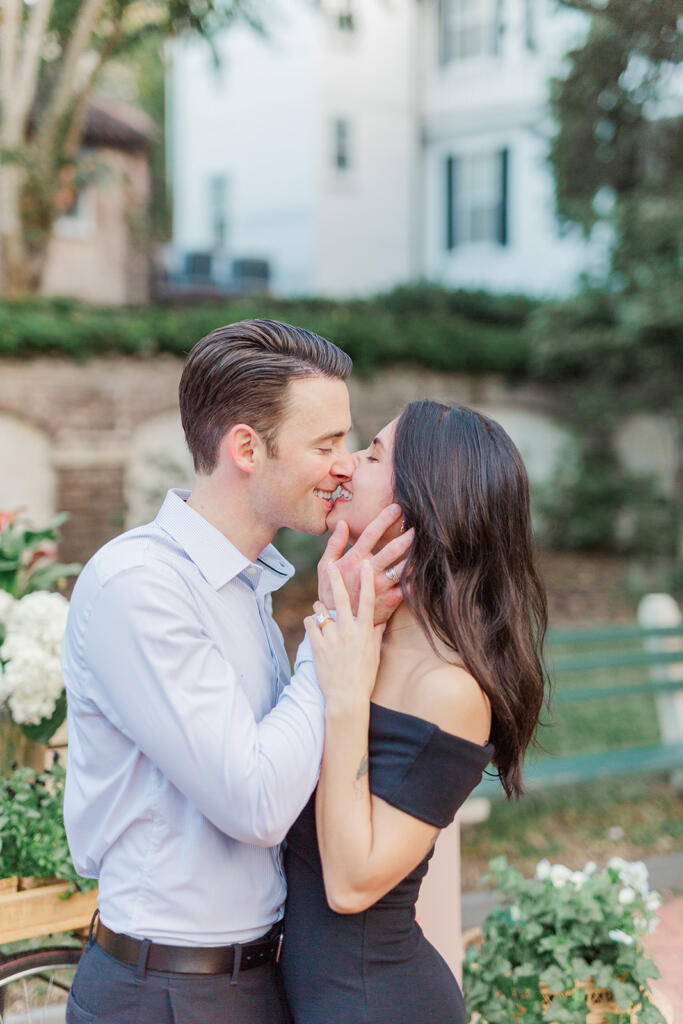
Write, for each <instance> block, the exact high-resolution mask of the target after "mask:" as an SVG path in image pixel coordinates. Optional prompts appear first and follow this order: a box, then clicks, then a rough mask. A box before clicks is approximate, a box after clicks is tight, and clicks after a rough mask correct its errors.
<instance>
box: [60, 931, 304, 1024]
mask: <svg viewBox="0 0 683 1024" xmlns="http://www.w3.org/2000/svg"><path fill="white" fill-rule="evenodd" d="M289 1021H290V1017H289V1014H288V1011H287V1007H286V1001H285V997H284V995H283V992H282V984H281V981H280V977H279V967H278V966H277V964H264V965H263V966H262V967H255V968H253V970H250V971H241V972H240V973H239V974H237V975H236V976H235V977H234V978H231V976H230V975H229V974H206V975H204V974H171V973H168V972H166V971H148V970H142V971H139V970H137V969H136V968H135V967H128V966H127V965H126V964H122V963H120V962H119V961H118V960H115V959H114V957H112V956H110V955H109V953H106V952H105V951H104V950H103V949H102V947H101V946H98V945H97V943H95V942H89V943H88V945H87V946H86V948H85V951H84V953H83V956H82V957H81V960H80V962H79V965H78V969H77V971H76V974H75V977H74V981H73V985H72V987H71V992H70V994H69V1000H68V1003H67V1008H66V1024H289Z"/></svg>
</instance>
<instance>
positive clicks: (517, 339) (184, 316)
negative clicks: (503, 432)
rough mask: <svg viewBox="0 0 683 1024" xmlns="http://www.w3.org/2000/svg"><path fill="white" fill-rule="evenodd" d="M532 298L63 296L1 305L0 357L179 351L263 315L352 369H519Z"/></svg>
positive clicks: (435, 292) (432, 290)
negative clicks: (106, 303) (106, 299)
mask: <svg viewBox="0 0 683 1024" xmlns="http://www.w3.org/2000/svg"><path fill="white" fill-rule="evenodd" d="M534 306H535V304H534V303H533V302H532V301H531V300H529V299H526V298H524V297H522V296H493V295H489V294H487V293H486V292H465V291H454V292H449V291H446V290H445V289H442V288H439V287H434V286H429V285H424V286H422V285H421V286H415V287H404V288H398V289H395V290H394V291H393V292H390V293H388V294H386V295H380V296H377V297H375V298H373V299H368V300H353V301H348V302H333V301H330V300H324V299H311V300H300V301H283V300H275V299H272V298H267V297H255V298H249V299H239V300H234V301H230V302H225V303H222V304H216V303H213V304H206V303H204V304H202V305H197V306H185V307H170V306H148V307H144V308H140V309H101V308H95V307H90V306H85V305H82V304H80V303H78V302H75V301H70V300H66V299H53V300H46V299H36V300H32V301H30V302H28V301H26V302H12V303H7V302H6V303H2V304H0V356H8V357H19V358H28V357H34V356H38V355H55V356H56V355H60V356H66V357H68V358H71V359H74V360H85V359H89V358H91V357H93V356H99V355H107V354H120V355H140V356H150V355H154V354H157V353H160V352H169V353H172V354H173V355H177V356H184V355H185V354H186V353H187V352H188V351H189V349H190V348H191V347H192V345H193V344H194V343H195V342H196V341H198V340H199V339H200V338H202V337H204V335H206V334H208V333H209V332H210V331H211V330H213V329H214V328H215V327H217V326H219V325H220V324H224V323H230V322H232V321H235V320H242V319H246V318H249V317H258V316H260V317H269V318H273V319H277V320H285V321H288V322H290V323H297V324H301V325H302V326H305V327H308V328H310V329H311V330H314V331H317V332H318V333H320V334H322V335H323V336H325V337H327V338H330V339H331V340H332V341H335V342H336V343H337V344H338V345H340V346H341V347H342V348H343V349H345V350H346V351H347V352H348V353H349V355H350V356H351V357H352V358H353V360H354V365H355V369H356V372H358V373H369V372H371V371H372V370H373V369H374V368H375V367H377V366H380V365H384V364H387V363H413V364H419V365H421V366H424V367H428V368H431V369H434V370H451V371H461V372H471V373H489V372H494V373H506V374H512V375H518V374H522V373H524V372H525V370H526V368H527V366H528V363H529V356H530V350H529V340H528V331H527V329H526V324H527V320H528V317H529V315H530V313H531V312H532V310H533V309H534Z"/></svg>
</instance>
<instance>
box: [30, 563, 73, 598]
mask: <svg viewBox="0 0 683 1024" xmlns="http://www.w3.org/2000/svg"><path fill="white" fill-rule="evenodd" d="M82 568H83V566H82V565H81V564H80V563H79V562H69V563H65V564H62V563H60V562H53V563H52V564H50V565H45V566H43V568H42V569H36V571H35V572H32V573H31V574H30V575H29V577H28V580H27V581H26V584H25V587H24V592H25V593H26V594H30V593H33V592H34V591H36V590H51V589H52V588H53V587H54V586H55V585H56V584H57V583H58V582H59V580H62V579H66V578H67V577H69V576H78V574H79V572H80V571H81V569H82Z"/></svg>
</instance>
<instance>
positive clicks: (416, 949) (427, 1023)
mask: <svg viewBox="0 0 683 1024" xmlns="http://www.w3.org/2000/svg"><path fill="white" fill-rule="evenodd" d="M369 753H370V790H371V792H372V793H375V794H376V795H377V796H379V797H381V798H382V799H383V800H386V801H387V803H390V804H392V805H393V806H394V807H398V808H400V810H402V811H406V812H407V813H408V814H412V815H413V816H414V817H416V818H419V819H420V820H422V821H426V822H428V823H429V824H431V825H434V826H435V827H439V828H444V827H445V826H446V825H448V824H450V822H451V821H452V820H453V818H454V817H455V813H456V811H457V810H458V808H459V807H460V805H461V804H462V803H463V801H464V800H465V798H466V797H467V796H468V795H469V793H470V792H471V791H472V790H473V789H474V787H475V786H476V785H477V783H478V782H479V780H480V779H481V776H482V772H483V770H484V768H485V767H486V765H487V764H488V762H489V761H490V759H491V756H492V754H493V747H492V745H491V744H490V743H489V744H486V745H485V746H479V745H478V744H476V743H470V742H469V741H468V740H464V739H461V738H460V737H457V736H453V735H451V734H450V733H446V732H443V731H442V730H441V729H439V728H438V727H437V726H435V725H433V724H432V723H430V722H426V721H425V720H424V719H422V718H416V717H414V716H413V715H408V714H405V713H403V712H401V711H394V710H391V709H389V708H385V707H382V706H380V705H378V704H371V706H370V732H369ZM431 856H432V851H430V853H429V854H428V855H427V856H426V857H425V859H424V860H423V861H422V862H421V863H420V864H418V866H417V867H416V868H415V870H414V871H411V873H410V874H409V875H407V877H406V878H404V879H403V881H402V882H400V883H399V884H398V885H397V886H396V887H395V888H394V889H392V890H391V891H390V892H388V893H387V894H386V896H383V897H382V899H380V900H378V901H377V903H375V904H373V906H371V907H369V908H368V909H367V910H364V911H363V912H362V913H360V914H336V913H335V912H334V911H332V910H330V908H329V906H328V905H327V901H326V899H325V891H324V887H323V879H322V867H321V864H320V856H319V852H318V843H317V838H316V829H315V795H314V796H313V797H311V799H310V801H309V802H308V804H307V806H306V807H305V808H304V810H303V811H302V813H301V815H300V816H299V818H298V819H297V821H296V822H295V823H294V825H293V826H292V828H291V830H290V832H289V835H288V837H287V844H286V852H285V868H286V872H287V879H288V898H287V910H286V916H285V940H284V946H283V950H282V969H283V977H284V981H285V987H286V990H287V996H288V998H289V1002H290V1006H291V1009H292V1013H293V1015H294V1021H295V1024H437V1022H438V1024H466V1021H467V1017H466V1015H465V1007H464V1004H463V999H462V994H461V992H460V988H459V986H458V983H457V981H456V980H455V978H454V977H453V975H452V973H451V971H450V970H449V968H448V966H447V965H446V963H445V961H444V960H443V958H442V957H441V956H440V955H439V953H437V951H436V950H435V949H434V947H433V946H432V945H431V944H430V943H429V942H428V941H427V939H426V938H425V937H424V935H423V933H422V929H421V928H420V926H419V925H418V924H417V922H416V920H415V903H416V900H417V896H418V892H419V890H420V885H421V882H422V879H423V878H424V876H425V874H426V873H427V867H428V862H429V859H430V857H431Z"/></svg>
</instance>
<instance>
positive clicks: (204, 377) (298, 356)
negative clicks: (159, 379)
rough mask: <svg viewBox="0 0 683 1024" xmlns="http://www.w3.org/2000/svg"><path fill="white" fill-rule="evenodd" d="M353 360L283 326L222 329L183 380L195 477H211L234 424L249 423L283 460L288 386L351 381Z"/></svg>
mask: <svg viewBox="0 0 683 1024" xmlns="http://www.w3.org/2000/svg"><path fill="white" fill-rule="evenodd" d="M352 365H353V364H352V362H351V359H350V357H349V356H347V354H346V353H345V352H342V350H341V349H340V348H337V346H336V345H333V344H332V342H331V341H327V340H326V339H325V338H321V337H320V336H319V335H317V334H313V332H312V331H307V330H304V328H303V327H293V326H292V325H291V324H283V323H280V322H279V321H277V320H242V321H241V322H240V323H236V324H227V325H226V326H225V327H218V328H217V329H216V330H215V331H212V332H211V334H208V335H207V336H206V337H205V338H202V340H201V341H198V342H197V344H196V345H195V346H194V348H193V349H192V351H191V352H190V354H189V356H188V357H187V361H186V363H185V368H184V370H183V374H182V377H181V378H180V388H179V397H180V417H181V420H182V424H183V430H184V431H185V438H186V440H187V445H188V448H189V449H190V452H191V453H192V458H193V460H194V467H195V469H196V470H197V472H202V473H211V472H212V471H213V469H215V467H216V462H217V459H218V447H219V445H220V442H221V440H222V438H223V437H224V436H225V434H226V432H227V431H228V430H229V429H230V427H232V426H233V425H234V424H235V423H248V424H249V426H251V427H253V428H254V430H255V431H256V432H257V433H258V434H259V435H260V436H261V437H262V438H263V440H264V441H265V443H266V448H267V451H268V454H269V455H275V454H277V445H276V434H277V430H278V427H279V426H280V424H281V422H282V420H283V418H284V416H285V413H286V411H287V397H288V385H289V382H290V380H294V379H295V378H301V377H316V376H323V377H333V378H337V379H339V380H346V378H347V377H348V376H349V374H350V373H351V368H352Z"/></svg>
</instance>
